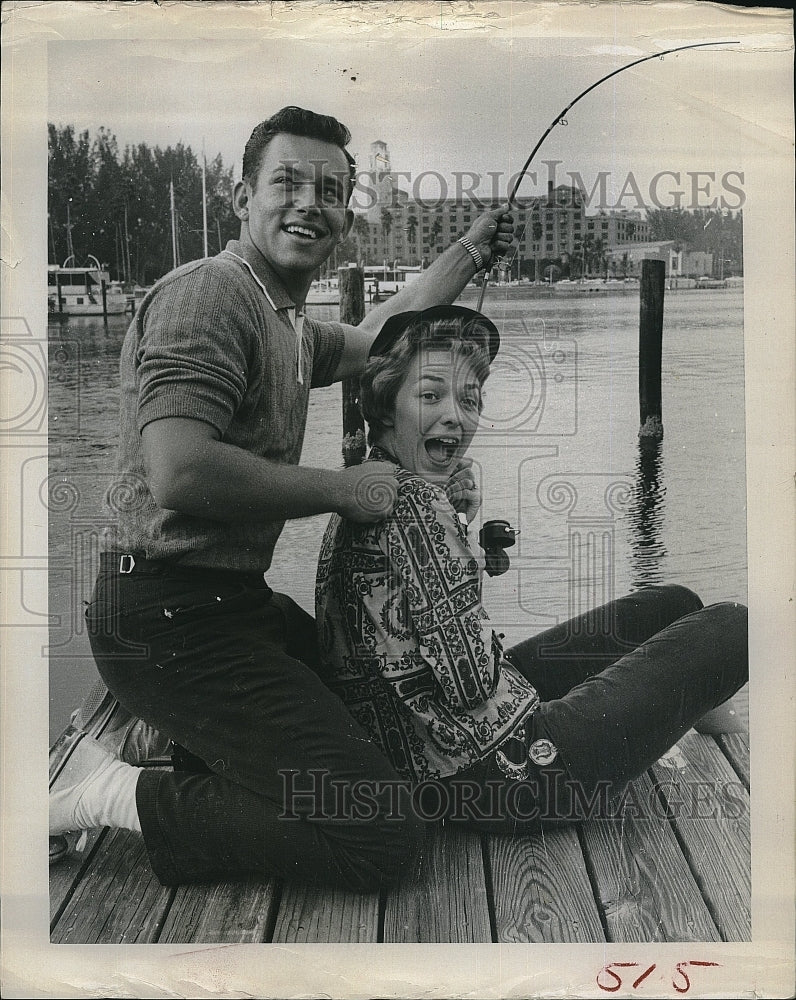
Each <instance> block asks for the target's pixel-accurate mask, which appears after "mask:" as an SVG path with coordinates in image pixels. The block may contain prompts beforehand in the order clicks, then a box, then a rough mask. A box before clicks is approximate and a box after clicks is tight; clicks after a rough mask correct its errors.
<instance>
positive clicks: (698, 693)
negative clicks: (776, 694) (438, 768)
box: [448, 586, 748, 830]
mask: <svg viewBox="0 0 796 1000" xmlns="http://www.w3.org/2000/svg"><path fill="white" fill-rule="evenodd" d="M506 655H507V656H508V658H509V659H510V660H511V661H512V663H514V665H515V666H516V667H517V669H518V670H519V671H520V673H522V674H523V675H524V676H525V677H527V678H528V680H529V681H530V682H531V683H532V684H533V686H534V687H535V688H536V690H537V691H538V693H539V696H540V698H541V705H540V707H539V709H538V711H537V712H536V713H534V715H533V716H532V718H531V720H530V722H529V723H528V724H527V725H526V734H525V743H526V745H527V746H528V747H533V745H534V744H535V743H536V741H542V743H541V744H540V747H541V749H542V750H546V751H547V756H551V757H552V754H551V753H550V750H551V746H552V748H555V756H554V757H552V759H551V760H550V761H549V762H544V761H542V762H540V763H538V764H534V763H533V762H531V764H530V774H529V775H528V778H527V780H526V781H525V782H520V781H516V780H511V779H510V778H507V777H506V776H505V775H504V773H503V771H502V770H501V769H500V768H499V767H498V766H497V763H496V761H495V758H494V755H492V756H491V757H489V758H488V759H487V760H485V761H483V762H481V763H479V764H478V765H476V766H475V767H474V768H471V769H469V770H468V771H466V772H460V774H459V775H456V776H455V777H453V778H451V779H448V785H449V788H450V793H451V794H449V803H450V808H451V809H452V810H455V809H457V808H458V811H459V813H460V816H459V818H460V819H462V820H463V821H468V820H472V819H475V820H476V821H477V824H478V825H479V826H480V827H481V828H482V829H484V830H494V829H498V830H499V829H512V830H514V829H522V828H530V829H536V828H537V827H538V826H539V822H540V821H544V822H545V823H546V824H554V823H557V822H560V823H565V824H566V823H571V822H577V821H579V820H581V819H583V818H585V817H586V816H588V815H590V814H593V810H594V808H595V806H596V807H598V808H599V807H601V806H602V805H604V804H606V803H610V801H611V800H612V799H613V800H615V799H616V798H617V797H618V796H620V795H621V793H622V791H623V790H624V789H625V788H626V786H627V784H628V783H629V782H630V781H633V780H634V779H635V778H637V777H638V776H639V775H640V774H641V773H643V771H645V770H646V769H647V768H648V767H649V766H650V765H651V764H653V763H654V762H655V761H656V760H658V759H659V758H660V757H661V756H662V755H663V754H664V753H665V752H666V751H667V750H668V749H669V748H670V747H671V746H672V745H673V744H674V743H676V742H677V740H679V739H680V737H681V736H683V735H684V733H686V732H687V731H688V730H689V729H690V728H691V727H692V726H693V725H694V723H695V722H697V721H698V720H699V719H700V718H701V717H702V716H703V715H704V714H705V713H706V712H708V711H709V710H710V709H712V708H715V707H716V706H717V705H720V704H721V703H722V702H723V701H726V700H727V699H728V698H730V697H731V696H732V695H733V694H735V692H736V691H738V689H739V688H741V687H742V686H743V685H744V684H745V683H746V681H747V679H748V643H747V609H746V608H745V607H744V606H743V605H740V604H734V603H729V602H728V603H722V604H713V605H711V606H710V607H707V608H703V606H702V602H701V601H700V600H699V598H698V597H697V596H696V594H694V593H692V592H691V591H690V590H687V589H686V588H685V587H677V586H667V587H651V588H649V589H646V590H640V591H637V592H636V593H633V594H630V595H628V596H627V597H622V598H620V599H619V600H617V601H613V602H611V603H610V604H607V605H605V606H604V607H601V608H597V609H595V610H593V611H590V612H589V613H588V614H586V615H582V616H581V617H579V618H574V619H572V620H570V621H568V622H564V623H563V624H561V625H557V626H555V627H554V628H552V629H549V630H547V631H545V632H543V633H541V634H539V635H536V636H534V637H533V638H531V639H527V640H525V641H524V642H522V643H520V644H519V645H517V646H514V647H513V648H512V649H510V650H508V651H507V654H506ZM507 753H508V751H507ZM511 759H518V755H515V756H514V757H513V758H511ZM473 784H475V785H477V786H478V787H479V788H482V789H484V791H483V792H481V793H479V794H477V795H475V796H473V794H472V790H471V788H468V787H467V786H468V785H470V786H472V785H473ZM457 785H458V786H459V787H458V792H457V793H456V794H453V793H455V792H456V788H455V786H457ZM468 798H469V800H470V801H471V802H472V803H473V804H472V806H468V807H467V808H466V809H462V802H463V801H465V802H466V801H467V800H468ZM590 810H591V811H592V812H590Z"/></svg>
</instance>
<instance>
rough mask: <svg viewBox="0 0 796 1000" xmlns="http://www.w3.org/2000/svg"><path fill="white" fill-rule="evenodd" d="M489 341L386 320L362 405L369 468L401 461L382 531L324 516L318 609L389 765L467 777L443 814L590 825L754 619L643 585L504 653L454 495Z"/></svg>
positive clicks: (347, 693) (476, 331) (480, 332)
mask: <svg viewBox="0 0 796 1000" xmlns="http://www.w3.org/2000/svg"><path fill="white" fill-rule="evenodd" d="M499 342H500V338H499V335H498V331H497V329H496V328H495V326H494V325H493V324H492V323H491V321H490V320H488V319H487V318H486V317H485V316H483V315H481V314H479V313H476V312H473V311H472V310H469V309H464V308H462V307H459V306H438V307H435V308H433V309H428V310H426V311H425V312H422V313H402V314H400V315H397V316H393V317H391V318H390V319H389V320H388V321H387V322H386V324H385V326H384V327H383V329H382V331H381V333H380V334H379V336H378V337H377V338H376V341H375V342H374V344H373V347H372V349H371V352H370V359H369V361H368V364H367V366H366V369H365V372H364V375H363V376H362V380H361V394H360V398H361V405H362V410H363V413H364V416H365V418H366V420H367V421H368V424H369V439H368V440H369V443H370V445H371V451H370V454H369V456H368V460H374V461H392V462H395V463H396V464H397V465H398V467H399V471H398V474H397V478H398V483H399V499H398V503H397V504H396V506H395V509H394V511H393V513H392V515H391V516H390V517H389V518H388V519H387V520H385V521H382V522H380V523H378V524H375V525H374V524H370V525H361V524H354V523H353V522H350V521H345V520H342V519H341V518H340V517H339V516H337V515H334V516H333V517H332V519H331V521H330V523H329V527H328V529H327V532H326V535H325V538H324V543H323V546H322V550H321V554H320V560H319V567H318V579H317V587H316V612H317V622H318V629H319V639H320V646H321V656H322V659H323V661H324V664H325V669H326V674H325V676H324V679H325V681H326V683H327V684H328V685H329V686H331V687H332V688H333V689H334V690H336V691H337V693H338V694H339V695H340V696H341V698H342V699H343V701H344V702H345V703H346V705H347V706H348V709H349V711H350V712H351V714H352V715H353V716H354V718H355V719H356V720H357V721H358V722H359V723H360V724H361V725H362V727H363V728H364V729H365V730H366V731H367V732H368V733H369V735H370V736H371V738H372V739H373V740H374V741H375V742H376V743H378V744H379V745H381V746H382V747H383V749H384V750H385V751H386V753H387V754H388V756H389V757H390V759H391V761H392V763H393V765H394V767H395V768H396V770H397V771H398V772H399V773H400V774H401V775H402V776H403V777H404V778H406V779H409V780H410V781H411V782H412V783H413V784H414V785H415V786H421V785H426V787H427V788H429V789H430V787H431V786H432V785H433V784H435V783H436V785H437V795H436V796H435V799H436V800H437V801H438V798H439V796H438V791H439V782H442V783H443V784H444V785H445V786H446V788H447V789H448V790H450V789H451V788H454V789H457V790H458V791H460V792H461V791H462V790H463V789H465V788H467V790H468V794H467V796H464V797H463V796H462V795H460V796H459V797H458V799H454V801H455V802H458V803H459V805H461V803H462V801H465V802H466V803H467V804H468V805H469V806H470V808H469V811H468V812H467V815H464V814H463V813H462V812H461V810H460V809H459V811H458V812H457V815H456V816H454V818H461V819H466V820H468V821H469V820H472V819H477V820H478V821H479V822H481V823H482V824H486V825H493V826H497V827H498V828H500V827H501V826H505V825H510V826H511V827H512V828H513V827H516V826H517V824H518V822H519V823H521V824H524V823H527V822H532V823H534V824H535V823H537V822H538V821H539V819H540V818H543V819H546V820H548V821H555V820H560V821H563V822H570V821H572V820H574V819H578V818H582V816H583V811H584V808H585V807H586V806H589V807H591V806H593V804H594V803H595V801H602V802H604V801H607V800H608V798H610V797H611V796H615V795H617V794H618V793H619V792H621V790H622V789H623V788H624V787H625V785H626V784H627V783H628V782H629V781H632V780H633V779H634V778H636V777H637V776H638V775H639V774H641V773H642V772H643V771H644V770H645V769H646V768H647V767H648V766H649V765H650V764H652V763H653V762H654V761H656V760H657V759H658V758H659V757H660V756H661V755H662V754H663V753H665V752H666V751H667V750H668V749H669V748H670V747H671V746H672V745H673V744H674V743H675V742H676V741H677V740H678V739H679V738H680V737H681V736H682V735H683V734H684V733H685V732H686V731H687V730H688V729H689V728H691V726H692V725H693V724H694V722H696V721H697V720H698V719H699V718H700V717H701V716H702V715H704V713H706V712H707V711H709V710H710V709H712V708H714V707H716V706H717V705H719V704H720V703H722V702H723V701H725V700H726V699H727V698H729V697H730V696H731V695H732V694H734V693H735V692H736V691H737V690H738V689H739V688H740V687H741V686H742V685H743V684H744V683H745V681H746V679H747V671H748V665H747V620H746V619H747V616H746V609H745V608H744V607H743V606H741V605H738V604H731V603H726V604H717V605H713V606H712V607H709V608H703V606H702V603H701V601H700V600H699V598H698V597H697V596H696V595H695V594H693V593H692V592H691V591H689V590H687V589H686V588H684V587H677V586H666V587H653V588H649V589H646V590H643V591H640V592H638V593H635V594H632V595H630V596H628V597H624V598H621V599H619V600H617V601H614V602H611V603H610V604H608V605H606V606H604V607H602V608H598V609H596V610H594V611H592V612H590V613H588V614H587V615H584V616H582V617H581V618H578V619H574V620H572V621H569V622H566V623H564V624H562V625H559V626H556V627H555V628H553V629H550V630H548V631H546V632H544V633H542V634H541V635H537V636H534V637H533V638H530V639H528V640H526V641H524V642H522V643H520V644H519V645H517V646H514V647H513V648H511V649H508V650H505V651H504V650H503V648H502V645H501V642H500V639H499V637H498V636H497V635H496V634H495V633H494V632H493V631H492V629H491V627H490V624H489V618H488V615H487V613H486V611H485V610H484V608H483V606H482V604H481V573H482V560H481V561H479V559H478V558H477V557H476V555H475V554H474V552H473V549H472V548H471V543H470V540H469V539H468V534H467V520H468V518H467V516H466V515H465V514H462V513H458V514H457V512H456V510H455V509H454V507H453V505H452V502H451V500H450V499H449V496H448V494H447V493H446V490H445V485H446V483H447V481H448V479H449V477H450V475H451V473H452V472H453V471H454V470H455V469H458V468H460V467H461V463H462V461H463V460H464V456H465V454H466V452H467V449H468V447H469V445H470V442H471V441H472V438H473V435H474V433H475V431H476V428H477V425H478V420H479V416H480V412H481V407H482V389H483V385H484V382H485V381H486V379H487V377H488V375H489V366H490V363H491V362H492V361H493V360H494V357H495V354H496V353H497V350H498V346H499ZM468 513H473V511H469V512H468ZM601 793H604V795H603V794H601ZM595 796H597V798H595ZM413 801H415V802H417V801H421V802H422V798H421V799H420V800H417V799H414V800H413ZM448 801H450V798H449V799H448Z"/></svg>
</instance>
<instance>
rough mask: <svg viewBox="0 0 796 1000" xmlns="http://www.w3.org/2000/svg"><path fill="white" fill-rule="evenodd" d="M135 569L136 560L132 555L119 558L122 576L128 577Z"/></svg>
mask: <svg viewBox="0 0 796 1000" xmlns="http://www.w3.org/2000/svg"><path fill="white" fill-rule="evenodd" d="M134 569H135V559H133V557H132V556H130V555H123V556H119V572H120V573H121V575H122V576H128V575H129V574H130V573H132V572H133V570H134Z"/></svg>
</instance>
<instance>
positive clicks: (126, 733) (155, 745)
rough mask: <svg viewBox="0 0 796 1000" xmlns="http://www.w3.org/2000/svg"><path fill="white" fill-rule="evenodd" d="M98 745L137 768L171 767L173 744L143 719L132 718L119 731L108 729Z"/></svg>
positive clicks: (99, 739)
mask: <svg viewBox="0 0 796 1000" xmlns="http://www.w3.org/2000/svg"><path fill="white" fill-rule="evenodd" d="M96 742H97V743H99V745H100V746H101V747H103V748H104V749H105V750H107V751H108V752H109V753H112V754H113V756H114V757H116V758H117V759H118V760H121V761H124V763H125V764H132V765H133V766H135V767H142V766H146V765H149V766H150V767H151V766H154V765H170V764H171V762H172V758H171V746H172V742H171V740H170V739H169V737H168V736H164V735H163V733H161V732H158V730H157V729H155V728H154V726H150V725H149V723H148V722H144V720H143V719H136V718H131V719H130V720H129V721H128V722H127V723H126V724H125V725H123V726H120V727H119V728H117V729H108V730H106V731H105V732H104V733H103V734H102V735H101V736H99V737H97V740H96Z"/></svg>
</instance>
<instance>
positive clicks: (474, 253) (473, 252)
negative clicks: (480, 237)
mask: <svg viewBox="0 0 796 1000" xmlns="http://www.w3.org/2000/svg"><path fill="white" fill-rule="evenodd" d="M456 242H457V243H461V245H462V246H463V247H464V249H465V250H466V251H467V253H469V254H470V256H471V257H472V258H473V260H474V261H475V269H476V271H483V269H484V255H483V254H482V253H481V251H480V250H479V249H478V247H477V246H476V245H475V243H473V241H472V240H471V239H468V238H467V237H466V236H460V237H459V239H458V240H457V241H456Z"/></svg>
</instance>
